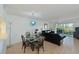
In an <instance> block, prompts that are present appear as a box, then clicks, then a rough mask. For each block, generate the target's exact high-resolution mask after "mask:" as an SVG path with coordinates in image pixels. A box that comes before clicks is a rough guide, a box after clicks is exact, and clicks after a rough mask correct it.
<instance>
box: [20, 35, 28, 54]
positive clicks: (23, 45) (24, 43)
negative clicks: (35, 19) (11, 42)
mask: <svg viewBox="0 0 79 59" xmlns="http://www.w3.org/2000/svg"><path fill="white" fill-rule="evenodd" d="M21 39H22V49H24V53H25V49H26V46H27V44H26V40H25V37H24V36H23V35H21Z"/></svg>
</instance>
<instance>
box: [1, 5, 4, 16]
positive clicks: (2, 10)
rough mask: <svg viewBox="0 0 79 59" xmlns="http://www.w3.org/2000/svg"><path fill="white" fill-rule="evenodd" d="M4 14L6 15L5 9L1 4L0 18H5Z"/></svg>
mask: <svg viewBox="0 0 79 59" xmlns="http://www.w3.org/2000/svg"><path fill="white" fill-rule="evenodd" d="M3 14H4V9H3V5H2V4H0V16H2V17H3Z"/></svg>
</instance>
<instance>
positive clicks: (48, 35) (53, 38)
mask: <svg viewBox="0 0 79 59" xmlns="http://www.w3.org/2000/svg"><path fill="white" fill-rule="evenodd" d="M42 35H43V36H45V40H46V41H49V42H51V43H54V44H57V45H58V46H60V45H61V40H63V38H65V36H63V37H61V36H60V35H59V34H57V33H54V31H50V30H45V31H42Z"/></svg>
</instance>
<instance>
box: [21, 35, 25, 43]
mask: <svg viewBox="0 0 79 59" xmlns="http://www.w3.org/2000/svg"><path fill="white" fill-rule="evenodd" d="M21 39H22V42H23V43H25V41H26V40H25V37H24V36H23V35H21Z"/></svg>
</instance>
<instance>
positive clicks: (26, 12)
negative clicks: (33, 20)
mask: <svg viewBox="0 0 79 59" xmlns="http://www.w3.org/2000/svg"><path fill="white" fill-rule="evenodd" d="M4 8H5V11H6V12H7V13H8V14H12V15H17V16H22V17H31V15H32V12H33V13H35V17H37V18H38V19H44V20H54V19H55V20H56V19H65V18H72V17H76V16H79V5H78V4H13V5H12V4H9V5H8V4H6V5H4Z"/></svg>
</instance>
